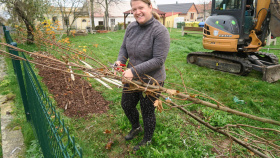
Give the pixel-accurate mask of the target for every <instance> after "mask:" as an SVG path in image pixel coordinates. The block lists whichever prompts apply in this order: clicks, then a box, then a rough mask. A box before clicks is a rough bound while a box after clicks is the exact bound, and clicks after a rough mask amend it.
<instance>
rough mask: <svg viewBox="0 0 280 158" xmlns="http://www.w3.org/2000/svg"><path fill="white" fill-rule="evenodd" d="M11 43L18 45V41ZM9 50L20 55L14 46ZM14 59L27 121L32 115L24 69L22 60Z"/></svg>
mask: <svg viewBox="0 0 280 158" xmlns="http://www.w3.org/2000/svg"><path fill="white" fill-rule="evenodd" d="M10 45H12V46H14V47H17V43H16V42H11V43H10ZM9 52H10V53H12V54H14V55H17V56H19V54H18V51H15V50H13V49H12V48H9ZM12 60H13V63H14V64H13V65H14V70H15V73H16V76H17V81H18V84H19V89H20V94H21V99H22V103H23V106H24V110H25V115H26V119H27V121H30V120H31V116H30V113H29V107H28V101H27V96H26V89H25V84H24V80H23V76H22V69H21V65H20V61H19V60H14V59H12Z"/></svg>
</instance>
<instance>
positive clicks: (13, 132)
mask: <svg viewBox="0 0 280 158" xmlns="http://www.w3.org/2000/svg"><path fill="white" fill-rule="evenodd" d="M5 69H6V65H5V61H4V57H1V56H0V84H1V82H2V81H3V79H4V77H5V76H6V73H5ZM5 100H6V96H3V95H1V94H0V107H1V135H2V150H3V158H17V157H23V151H24V143H23V136H22V133H21V130H20V127H14V128H13V129H11V128H8V125H9V124H10V123H11V121H12V120H13V116H12V115H11V112H12V106H14V103H13V102H10V101H8V102H6V103H4V102H5Z"/></svg>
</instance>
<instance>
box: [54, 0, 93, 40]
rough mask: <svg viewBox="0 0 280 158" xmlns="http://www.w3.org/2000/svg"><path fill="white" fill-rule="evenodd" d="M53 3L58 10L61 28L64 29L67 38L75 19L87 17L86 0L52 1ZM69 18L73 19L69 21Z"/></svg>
mask: <svg viewBox="0 0 280 158" xmlns="http://www.w3.org/2000/svg"><path fill="white" fill-rule="evenodd" d="M53 2H54V3H55V5H57V6H58V8H59V11H60V13H61V16H62V21H63V26H65V27H66V32H67V36H69V34H70V30H71V27H72V25H73V24H74V22H75V21H76V20H77V18H79V17H81V16H85V15H88V12H87V9H86V4H87V3H86V0H53ZM70 17H73V18H71V21H70Z"/></svg>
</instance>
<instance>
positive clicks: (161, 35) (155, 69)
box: [118, 17, 170, 81]
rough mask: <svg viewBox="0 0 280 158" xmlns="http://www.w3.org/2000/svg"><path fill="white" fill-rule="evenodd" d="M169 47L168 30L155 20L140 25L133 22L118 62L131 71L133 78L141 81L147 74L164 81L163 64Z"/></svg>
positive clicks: (129, 27) (126, 34)
mask: <svg viewBox="0 0 280 158" xmlns="http://www.w3.org/2000/svg"><path fill="white" fill-rule="evenodd" d="M169 47H170V36H169V33H168V30H167V29H166V27H165V26H163V25H162V24H161V23H160V22H159V21H158V20H156V19H155V18H153V17H152V18H151V19H150V20H149V21H147V22H146V23H145V24H142V25H140V24H139V23H138V22H136V21H134V22H132V23H131V24H129V25H128V27H127V29H126V32H125V36H124V39H123V44H122V46H121V49H120V52H119V56H118V61H121V62H122V63H123V64H126V62H127V59H129V62H128V66H127V67H128V68H130V69H131V70H132V73H133V76H134V78H135V79H136V78H138V75H139V76H140V77H141V78H142V79H143V78H147V77H146V76H145V75H144V74H147V75H149V76H151V77H153V78H154V79H156V80H158V81H164V80H165V79H166V73H165V67H164V62H165V59H166V57H167V54H168V51H169Z"/></svg>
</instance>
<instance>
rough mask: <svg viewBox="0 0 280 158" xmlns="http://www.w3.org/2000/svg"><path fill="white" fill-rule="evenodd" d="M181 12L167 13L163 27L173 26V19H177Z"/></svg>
mask: <svg viewBox="0 0 280 158" xmlns="http://www.w3.org/2000/svg"><path fill="white" fill-rule="evenodd" d="M180 13H181V12H167V13H166V14H165V18H166V19H165V21H166V22H165V25H164V26H165V27H173V26H174V19H175V18H177V17H179V14H180Z"/></svg>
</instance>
